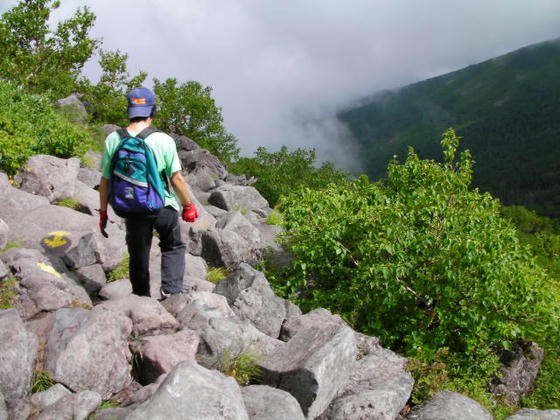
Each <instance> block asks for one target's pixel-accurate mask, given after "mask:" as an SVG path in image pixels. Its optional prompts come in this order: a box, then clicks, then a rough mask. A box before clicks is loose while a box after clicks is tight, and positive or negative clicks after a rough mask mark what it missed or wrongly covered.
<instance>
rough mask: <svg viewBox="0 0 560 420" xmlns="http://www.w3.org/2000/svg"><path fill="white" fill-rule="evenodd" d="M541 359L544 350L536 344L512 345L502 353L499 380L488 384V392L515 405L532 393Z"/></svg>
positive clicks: (518, 343)
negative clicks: (510, 348) (511, 347)
mask: <svg viewBox="0 0 560 420" xmlns="http://www.w3.org/2000/svg"><path fill="white" fill-rule="evenodd" d="M543 357H544V350H543V349H542V348H541V347H539V345H538V344H537V343H532V342H517V343H514V347H513V350H511V351H508V350H505V351H504V352H503V353H502V356H501V362H502V363H503V364H504V365H503V366H502V367H500V369H499V378H496V379H494V380H493V381H492V382H491V383H490V385H489V389H490V391H491V392H492V393H493V394H494V395H496V396H497V397H500V398H502V399H504V400H505V401H506V402H507V403H508V404H510V405H514V406H515V405H517V404H518V403H519V400H520V398H521V396H522V395H528V394H530V393H531V392H532V391H533V383H534V382H535V379H536V377H537V374H538V373H539V369H540V367H541V363H542V360H543Z"/></svg>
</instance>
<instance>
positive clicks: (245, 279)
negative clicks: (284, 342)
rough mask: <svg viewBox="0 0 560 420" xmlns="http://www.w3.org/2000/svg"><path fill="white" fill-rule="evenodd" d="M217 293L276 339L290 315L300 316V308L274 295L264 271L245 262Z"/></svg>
mask: <svg viewBox="0 0 560 420" xmlns="http://www.w3.org/2000/svg"><path fill="white" fill-rule="evenodd" d="M215 293H218V294H220V295H223V296H225V298H226V299H227V301H228V303H229V305H230V306H231V307H232V309H233V311H234V312H235V314H236V315H238V316H239V317H240V318H241V319H244V320H248V321H250V322H251V323H252V324H253V325H254V326H255V327H257V329H259V330H260V331H262V332H263V333H265V334H266V335H269V336H271V337H273V338H278V337H279V336H280V329H281V327H282V323H283V322H284V320H285V319H286V318H288V316H290V315H292V316H295V315H301V311H300V309H299V308H298V307H297V306H296V305H294V304H293V303H290V302H289V301H287V300H285V299H282V298H280V297H278V296H276V295H275V294H274V292H273V291H272V289H271V287H270V285H269V284H268V281H267V280H266V278H265V277H264V274H263V273H261V272H260V271H257V270H255V269H254V268H252V267H251V266H249V265H248V264H244V263H242V264H241V265H240V266H239V268H238V270H237V271H236V272H235V273H233V274H231V275H229V276H228V277H226V278H225V279H223V280H221V281H220V282H219V283H218V284H217V286H216V290H215Z"/></svg>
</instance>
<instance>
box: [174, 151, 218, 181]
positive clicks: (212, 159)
mask: <svg viewBox="0 0 560 420" xmlns="http://www.w3.org/2000/svg"><path fill="white" fill-rule="evenodd" d="M179 159H181V163H182V164H183V168H184V169H185V170H186V171H187V172H188V173H189V174H190V173H193V172H197V171H200V170H206V172H207V173H208V174H209V175H211V176H212V177H214V178H215V179H224V178H225V177H226V176H227V170H226V167H225V166H224V165H222V162H220V160H219V159H218V158H217V157H216V156H214V155H213V154H212V153H210V152H209V151H208V150H206V149H195V150H190V151H186V150H181V151H179Z"/></svg>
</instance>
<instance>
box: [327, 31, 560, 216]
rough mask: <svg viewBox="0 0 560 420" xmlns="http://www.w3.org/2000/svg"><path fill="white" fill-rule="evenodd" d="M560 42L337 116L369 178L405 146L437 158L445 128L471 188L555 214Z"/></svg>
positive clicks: (559, 207) (388, 94)
mask: <svg viewBox="0 0 560 420" xmlns="http://www.w3.org/2000/svg"><path fill="white" fill-rule="evenodd" d="M559 74H560V39H557V40H554V41H549V42H544V43H540V44H537V45H533V46H529V47H526V48H522V49H520V50H517V51H515V52H512V53H510V54H506V55H503V56H501V57H498V58H495V59H492V60H488V61H485V62H483V63H480V64H477V65H473V66H469V67H467V68H465V69H462V70H459V71H456V72H453V73H449V74H446V75H443V76H439V77H435V78H433V79H429V80H426V81H422V82H419V83H416V84H413V85H409V86H406V87H403V88H401V89H398V90H395V91H385V92H382V93H379V94H377V95H375V96H373V97H371V98H368V99H367V100H364V101H362V104H361V105H360V106H357V107H354V108H353V109H348V110H346V111H344V112H341V113H340V114H339V115H338V118H339V119H340V120H341V121H343V122H344V123H345V124H347V126H348V127H349V129H350V130H351V132H352V133H353V135H354V137H355V138H356V141H357V142H358V143H359V146H360V147H361V153H360V156H361V159H362V162H363V165H362V166H363V167H364V168H365V169H366V172H367V174H368V175H369V176H370V177H372V178H373V179H379V178H381V177H385V175H386V173H385V170H386V164H387V162H388V161H389V160H391V159H392V157H393V155H397V156H398V159H399V160H400V161H403V160H404V159H405V158H406V155H407V148H408V146H413V147H414V149H415V150H417V151H418V152H419V153H420V155H422V156H424V157H426V158H433V159H439V157H440V146H439V139H440V136H441V133H442V132H443V131H445V130H446V129H447V128H448V127H454V128H455V129H456V131H457V134H458V135H459V136H461V137H463V140H462V141H461V145H462V148H463V149H465V148H466V149H470V150H471V152H472V155H473V158H474V160H475V162H476V164H475V171H474V176H473V185H474V186H478V187H480V188H481V190H482V191H489V192H491V193H492V194H493V195H494V196H496V197H499V198H500V199H501V200H502V202H504V203H505V204H522V205H524V206H526V207H529V208H532V209H535V210H536V211H537V212H538V213H540V214H542V215H546V216H549V217H558V216H560V182H559V180H560V161H559V160H558V159H557V157H558V156H559V155H560V106H559V105H560V79H559V78H558V75H559Z"/></svg>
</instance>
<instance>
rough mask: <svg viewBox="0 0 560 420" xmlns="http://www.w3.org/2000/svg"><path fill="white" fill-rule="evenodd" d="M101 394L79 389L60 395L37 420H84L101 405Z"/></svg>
mask: <svg viewBox="0 0 560 420" xmlns="http://www.w3.org/2000/svg"><path fill="white" fill-rule="evenodd" d="M101 402H102V401H101V396H100V395H99V394H98V393H97V392H94V391H80V392H78V393H76V394H70V395H67V396H65V397H62V398H61V399H59V400H58V401H57V402H55V403H54V404H52V405H50V406H48V407H47V408H46V409H44V410H43V411H42V412H41V414H39V417H37V420H59V419H69V420H85V419H87V418H88V416H89V415H90V414H91V413H93V412H94V411H95V409H96V408H97V407H99V406H100V405H101Z"/></svg>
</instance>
